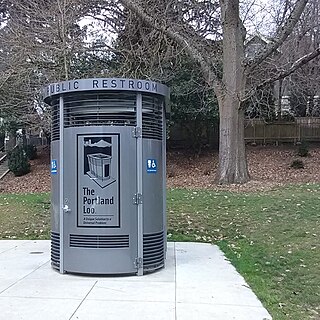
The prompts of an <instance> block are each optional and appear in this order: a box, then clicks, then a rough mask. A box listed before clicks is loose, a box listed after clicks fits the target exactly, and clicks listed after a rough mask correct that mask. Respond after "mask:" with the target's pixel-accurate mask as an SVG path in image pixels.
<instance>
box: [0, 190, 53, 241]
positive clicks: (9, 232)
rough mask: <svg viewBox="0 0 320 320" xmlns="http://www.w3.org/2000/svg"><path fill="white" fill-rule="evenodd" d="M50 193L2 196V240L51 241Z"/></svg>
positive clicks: (0, 227)
mask: <svg viewBox="0 0 320 320" xmlns="http://www.w3.org/2000/svg"><path fill="white" fill-rule="evenodd" d="M49 234H50V195H49V194H48V193H32V194H0V239H49Z"/></svg>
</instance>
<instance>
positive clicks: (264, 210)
mask: <svg viewBox="0 0 320 320" xmlns="http://www.w3.org/2000/svg"><path fill="white" fill-rule="evenodd" d="M168 219H169V223H168V225H169V230H168V232H169V239H171V240H179V241H181V240H183V241H186V240H189V241H205V242H212V243H215V244H218V245H219V246H220V248H221V249H222V250H223V251H224V252H225V254H226V256H227V257H228V258H229V259H230V260H231V261H232V263H233V264H234V265H235V266H236V268H237V269H238V271H239V272H240V273H241V274H242V275H243V276H244V277H245V279H246V280H247V281H248V283H249V284H250V286H251V287H252V288H253V290H254V291H255V293H256V294H257V296H258V297H259V298H260V299H261V301H262V302H263V304H264V305H265V306H266V308H267V309H268V310H269V312H270V313H271V314H272V316H273V319H274V320H281V319H294V320H304V319H320V250H319V249H320V185H298V186H289V187H286V188H282V189H279V190H274V191H269V192H264V193H248V194H243V193H228V192H214V191H208V190H207V191H204V190H202V191H199V190H197V191H195V190H193V191H190V190H182V189H175V190H170V191H169V192H168Z"/></svg>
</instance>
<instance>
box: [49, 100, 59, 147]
mask: <svg viewBox="0 0 320 320" xmlns="http://www.w3.org/2000/svg"><path fill="white" fill-rule="evenodd" d="M59 118H60V111H59V99H55V100H53V101H52V106H51V141H56V140H59V139H60V119H59Z"/></svg>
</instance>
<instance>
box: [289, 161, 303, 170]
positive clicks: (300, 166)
mask: <svg viewBox="0 0 320 320" xmlns="http://www.w3.org/2000/svg"><path fill="white" fill-rule="evenodd" d="M290 167H291V168H293V169H303V168H304V163H303V161H302V160H300V159H296V160H293V161H292V162H291V165H290Z"/></svg>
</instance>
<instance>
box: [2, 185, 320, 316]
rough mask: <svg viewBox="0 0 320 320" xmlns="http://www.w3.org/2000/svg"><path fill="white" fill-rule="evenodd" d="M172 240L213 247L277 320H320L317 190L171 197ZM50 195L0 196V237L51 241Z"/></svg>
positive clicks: (177, 192)
mask: <svg viewBox="0 0 320 320" xmlns="http://www.w3.org/2000/svg"><path fill="white" fill-rule="evenodd" d="M167 198H168V226H169V230H168V233H169V240H175V241H201V242H210V243H215V244H218V245H219V246H220V248H221V249H222V250H223V251H224V252H225V254H226V256H227V257H228V258H229V259H230V260H231V261H232V263H233V264H234V265H235V266H236V268H237V269H238V271H239V272H240V273H241V274H242V275H243V276H244V277H245V279H246V280H247V281H248V283H249V284H250V286H251V287H252V289H253V290H254V291H255V293H256V294H257V296H258V297H259V298H260V300H261V301H262V302H263V304H264V305H265V306H266V308H267V309H268V310H269V312H270V313H271V315H272V316H273V319H274V320H282V319H283V320H284V319H286V320H287V319H290V320H304V319H320V185H319V184H310V185H308V184H304V185H295V186H288V187H286V188H281V189H277V190H273V191H269V192H263V193H247V194H246V193H231V192H215V191H210V190H184V189H173V190H169V191H168V196H167ZM49 210H50V199H49V194H46V193H43V194H25V195H14V194H13V195H4V194H0V239H12V238H14V239H35V238H36V239H48V238H49V229H50V227H49V220H50V213H49Z"/></svg>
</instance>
